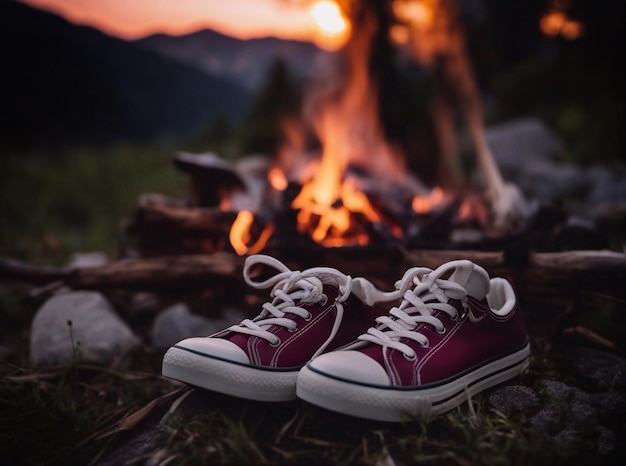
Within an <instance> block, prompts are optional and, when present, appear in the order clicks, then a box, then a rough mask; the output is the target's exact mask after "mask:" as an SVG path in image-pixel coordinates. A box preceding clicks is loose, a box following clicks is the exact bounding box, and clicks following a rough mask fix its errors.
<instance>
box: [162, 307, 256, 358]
mask: <svg viewBox="0 0 626 466" xmlns="http://www.w3.org/2000/svg"><path fill="white" fill-rule="evenodd" d="M244 317H245V316H244V315H243V313H242V312H241V311H240V310H238V309H235V308H233V309H228V310H225V311H224V312H222V315H221V316H220V317H218V318H211V319H209V318H207V317H203V316H199V315H196V314H193V313H192V312H191V311H190V310H189V308H188V307H187V306H186V305H185V304H182V303H179V304H175V305H173V306H171V307H168V308H167V309H165V310H163V311H161V312H160V313H159V315H157V317H156V318H155V319H154V323H153V325H152V330H151V339H152V345H153V346H154V347H155V348H158V349H166V348H169V347H170V346H172V345H174V344H175V343H177V342H179V341H180V340H182V339H184V338H189V337H201V336H207V335H211V334H213V333H216V332H219V331H220V330H223V329H225V328H227V327H230V326H231V325H234V324H238V323H239V322H241V321H242V319H244Z"/></svg>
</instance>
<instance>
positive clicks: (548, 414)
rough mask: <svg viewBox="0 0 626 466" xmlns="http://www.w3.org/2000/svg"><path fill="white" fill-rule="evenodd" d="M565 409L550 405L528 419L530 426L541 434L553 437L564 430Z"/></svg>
mask: <svg viewBox="0 0 626 466" xmlns="http://www.w3.org/2000/svg"><path fill="white" fill-rule="evenodd" d="M562 419H563V409H561V408H560V407H559V406H557V405H556V404H554V403H548V404H547V405H546V406H544V408H543V409H542V410H541V411H539V412H538V413H536V414H534V415H533V416H531V417H530V418H528V424H529V425H530V426H531V427H532V428H533V429H534V430H536V431H537V432H538V433H540V434H544V435H548V436H550V435H552V434H554V433H557V432H560V431H561V430H562Z"/></svg>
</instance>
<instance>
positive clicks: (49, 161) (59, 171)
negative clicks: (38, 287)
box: [0, 143, 184, 263]
mask: <svg viewBox="0 0 626 466" xmlns="http://www.w3.org/2000/svg"><path fill="white" fill-rule="evenodd" d="M172 156H173V151H172V150H169V149H167V148H163V147H153V146H147V145H146V146H140V145H135V144H122V143H120V144H117V145H114V146H109V147H101V148H87V147H72V148H68V149H64V150H62V151H60V152H58V153H52V154H51V153H47V152H45V153H44V151H43V150H42V151H37V150H31V151H29V152H28V153H17V152H14V151H7V152H5V153H3V154H0V159H1V163H2V166H3V169H2V171H1V172H0V206H1V207H2V211H3V217H4V219H5V221H3V222H1V223H0V255H3V256H10V257H14V258H20V259H23V260H29V261H33V262H42V263H61V262H63V261H65V260H67V258H68V257H69V256H70V255H71V254H73V253H76V252H82V251H104V252H106V253H108V254H110V255H113V254H114V253H115V252H116V248H117V247H118V246H119V235H120V230H121V228H120V227H121V222H123V221H124V220H125V219H128V217H129V216H130V215H131V214H132V211H133V208H134V206H136V204H137V198H138V196H139V195H140V194H142V193H146V192H159V193H162V194H166V195H172V196H180V194H181V192H182V190H183V184H184V179H183V176H182V175H181V174H179V173H177V172H176V170H174V169H173V166H172V162H171V159H172Z"/></svg>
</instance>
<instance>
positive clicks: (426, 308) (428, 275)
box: [359, 267, 467, 360]
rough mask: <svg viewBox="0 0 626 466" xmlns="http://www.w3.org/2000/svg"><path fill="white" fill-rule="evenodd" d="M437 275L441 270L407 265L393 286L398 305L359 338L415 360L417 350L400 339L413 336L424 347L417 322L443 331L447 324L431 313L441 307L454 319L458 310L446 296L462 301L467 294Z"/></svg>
mask: <svg viewBox="0 0 626 466" xmlns="http://www.w3.org/2000/svg"><path fill="white" fill-rule="evenodd" d="M442 273H443V271H442ZM440 275H441V273H436V272H433V271H432V270H431V269H428V268H423V267H420V268H413V269H409V270H408V271H407V272H406V273H405V275H404V277H402V279H401V280H399V281H398V282H396V288H397V289H398V290H399V292H400V293H402V297H403V299H402V302H401V303H400V305H399V306H398V307H393V308H392V309H391V310H390V311H389V314H388V315H385V316H380V317H378V318H376V322H377V323H378V325H377V326H376V327H371V328H369V329H368V331H367V333H365V334H363V335H361V336H359V340H362V341H367V342H371V343H375V344H377V345H381V346H383V347H384V348H392V349H396V350H398V351H401V352H402V354H403V355H404V356H405V357H406V358H407V359H409V360H414V359H415V358H416V357H417V354H416V353H415V351H414V350H413V349H412V348H411V347H410V346H409V345H407V344H405V343H402V342H401V341H400V339H401V338H407V339H410V340H414V341H416V342H418V343H419V344H420V345H421V346H423V347H427V346H428V345H429V341H428V338H427V337H426V336H425V335H423V334H422V333H420V332H419V330H416V328H417V327H418V326H419V324H429V325H432V326H433V327H434V328H435V330H436V331H437V332H439V333H444V332H445V331H446V328H445V327H444V325H443V323H442V322H441V320H439V319H438V318H437V317H435V316H433V315H432V313H433V311H435V310H439V311H443V312H445V313H446V314H448V315H449V316H450V318H451V319H453V320H456V319H457V318H458V311H457V310H456V308H455V307H454V306H452V305H451V304H448V300H449V299H458V300H461V301H463V302H464V301H465V299H466V297H467V293H466V291H465V289H464V288H463V287H462V286H461V285H459V284H458V283H456V282H453V281H451V280H444V279H440V278H439V276H440Z"/></svg>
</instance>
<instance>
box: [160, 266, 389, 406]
mask: <svg viewBox="0 0 626 466" xmlns="http://www.w3.org/2000/svg"><path fill="white" fill-rule="evenodd" d="M256 265H265V266H269V267H271V268H272V269H275V270H276V271H277V273H276V274H275V275H273V276H272V277H270V278H268V279H266V280H264V281H256V280H255V279H254V278H253V277H252V275H251V270H252V268H253V267H254V266H256ZM244 279H245V280H246V282H247V283H248V284H249V285H250V286H253V287H255V288H258V289H265V288H271V292H270V298H271V299H270V301H268V302H266V303H265V304H263V306H262V310H261V312H260V314H259V315H257V316H256V317H255V318H254V319H245V320H243V321H242V322H241V323H240V324H239V325H233V326H231V327H229V328H227V329H225V330H223V331H221V332H218V333H216V334H214V335H211V336H208V337H194V338H187V339H185V340H182V341H180V342H179V343H177V344H176V345H174V346H173V347H171V348H170V349H169V350H168V351H167V352H166V354H165V356H164V358H163V366H162V373H163V375H164V376H166V377H170V378H173V379H177V380H180V381H183V382H186V383H189V384H191V385H195V386H198V387H202V388H206V389H209V390H214V391H218V392H222V393H226V394H230V395H234V396H238V397H242V398H248V399H253V400H260V401H283V400H290V399H294V398H296V389H295V383H296V379H297V376H298V372H299V370H300V369H301V368H302V367H303V366H304V364H306V362H307V361H309V360H310V359H312V358H313V357H315V356H317V355H319V354H321V353H324V352H327V351H331V350H334V349H337V348H339V347H340V346H343V345H346V344H347V343H350V342H353V341H354V340H355V339H356V338H357V336H359V335H360V334H361V333H363V332H365V331H366V330H367V328H368V327H369V326H370V325H371V323H372V322H373V320H374V318H375V317H376V316H378V315H380V314H381V313H382V312H383V311H382V310H379V309H376V308H375V307H374V306H373V305H374V304H375V303H376V302H377V301H380V300H383V301H384V300H387V301H389V300H393V299H397V298H398V293H397V291H393V292H390V293H383V292H382V291H379V290H377V289H376V287H374V285H373V284H372V283H371V282H369V281H367V280H365V279H363V278H354V279H352V278H351V277H350V276H348V275H344V274H343V273H341V272H339V271H337V270H335V269H333V268H328V267H316V268H311V269H307V270H304V271H302V272H300V271H293V270H290V269H289V268H288V267H287V266H286V265H284V264H283V263H282V262H280V261H278V260H277V259H275V258H273V257H270V256H266V255H254V256H250V257H248V258H247V259H246V262H245V266H244Z"/></svg>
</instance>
